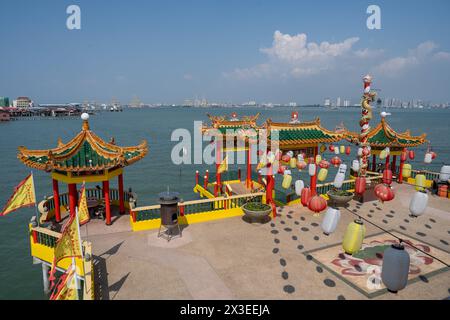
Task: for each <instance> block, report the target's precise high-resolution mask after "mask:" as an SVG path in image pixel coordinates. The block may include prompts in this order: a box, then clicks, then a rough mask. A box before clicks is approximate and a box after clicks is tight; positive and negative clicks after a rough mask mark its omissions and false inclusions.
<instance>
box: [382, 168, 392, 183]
mask: <svg viewBox="0 0 450 320" xmlns="http://www.w3.org/2000/svg"><path fill="white" fill-rule="evenodd" d="M383 183H385V184H387V185H389V186H390V185H391V183H392V170H391V169H384V170H383Z"/></svg>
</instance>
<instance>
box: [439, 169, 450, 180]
mask: <svg viewBox="0 0 450 320" xmlns="http://www.w3.org/2000/svg"><path fill="white" fill-rule="evenodd" d="M448 179H450V166H442V167H441V172H440V173H439V181H447V180H448Z"/></svg>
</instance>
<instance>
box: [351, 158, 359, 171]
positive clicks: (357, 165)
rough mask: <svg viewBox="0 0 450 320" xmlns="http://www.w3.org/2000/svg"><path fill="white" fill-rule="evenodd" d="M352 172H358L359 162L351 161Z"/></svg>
mask: <svg viewBox="0 0 450 320" xmlns="http://www.w3.org/2000/svg"><path fill="white" fill-rule="evenodd" d="M352 170H353V171H355V172H358V171H359V160H353V161H352Z"/></svg>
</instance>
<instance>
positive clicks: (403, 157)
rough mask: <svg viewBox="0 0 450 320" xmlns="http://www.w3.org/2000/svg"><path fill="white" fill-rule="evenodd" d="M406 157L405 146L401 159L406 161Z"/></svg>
mask: <svg viewBox="0 0 450 320" xmlns="http://www.w3.org/2000/svg"><path fill="white" fill-rule="evenodd" d="M406 157H407V152H406V148H405V149H403V151H402V153H401V154H400V161H401V162H405V161H406Z"/></svg>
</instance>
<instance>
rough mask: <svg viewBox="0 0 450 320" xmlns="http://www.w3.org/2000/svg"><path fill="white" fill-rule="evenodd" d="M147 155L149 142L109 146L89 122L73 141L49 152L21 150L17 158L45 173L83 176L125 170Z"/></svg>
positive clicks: (60, 142) (60, 143)
mask: <svg viewBox="0 0 450 320" xmlns="http://www.w3.org/2000/svg"><path fill="white" fill-rule="evenodd" d="M147 152H148V146H147V141H145V140H143V141H142V142H141V143H140V144H139V145H137V146H133V147H120V146H117V145H116V144H115V142H114V141H113V139H112V141H111V142H106V141H104V140H102V139H101V138H100V137H98V136H97V135H96V134H95V133H94V132H92V131H91V130H90V129H89V123H88V121H87V120H84V121H83V127H82V130H81V132H80V133H78V134H77V135H76V136H75V137H74V138H73V139H72V140H70V141H69V142H67V143H63V142H62V141H61V139H59V140H58V146H57V147H56V148H53V149H47V150H29V149H27V148H26V147H24V146H20V147H19V153H18V155H17V158H18V159H19V160H20V161H22V162H23V163H24V164H25V165H27V166H29V167H31V168H35V169H39V170H45V171H53V170H57V171H62V172H81V171H97V170H105V169H112V168H116V167H125V166H127V165H130V164H132V163H134V162H136V161H138V160H140V159H142V158H143V157H144V156H145V155H146V154H147Z"/></svg>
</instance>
